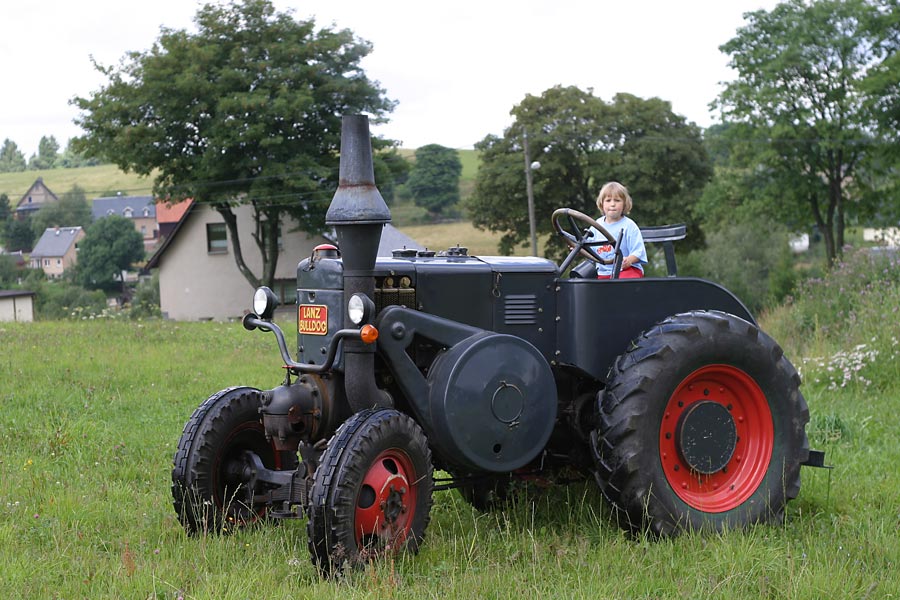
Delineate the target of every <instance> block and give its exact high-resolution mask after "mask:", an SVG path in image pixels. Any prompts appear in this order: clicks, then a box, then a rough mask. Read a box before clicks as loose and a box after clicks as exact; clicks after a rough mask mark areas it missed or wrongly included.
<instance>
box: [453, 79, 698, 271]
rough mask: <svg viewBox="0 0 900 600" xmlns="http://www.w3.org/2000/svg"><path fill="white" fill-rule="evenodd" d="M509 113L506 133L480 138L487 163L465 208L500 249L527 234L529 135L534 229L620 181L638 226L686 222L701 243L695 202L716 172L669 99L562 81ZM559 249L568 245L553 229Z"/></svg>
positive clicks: (591, 205)
mask: <svg viewBox="0 0 900 600" xmlns="http://www.w3.org/2000/svg"><path fill="white" fill-rule="evenodd" d="M511 114H512V115H513V116H514V117H515V122H514V123H513V125H511V126H510V127H509V129H507V130H506V131H505V132H504V135H503V137H502V138H500V137H496V136H488V137H486V138H485V139H484V140H482V141H481V142H479V143H478V144H476V149H477V150H478V151H479V152H480V155H481V156H480V158H481V165H480V166H479V168H478V174H477V176H476V180H475V190H474V192H473V194H472V196H471V197H470V198H469V199H468V202H467V209H468V210H469V213H470V215H471V217H472V221H473V223H474V224H475V225H476V226H478V227H481V228H484V229H488V230H490V231H495V232H498V233H502V234H503V235H502V236H501V238H500V251H501V252H503V253H506V254H508V253H511V252H512V250H513V248H514V247H515V246H516V245H517V244H519V243H521V242H522V241H523V240H526V239H527V237H528V235H529V230H530V227H529V221H528V211H527V198H526V190H525V173H524V165H523V163H524V160H523V157H524V147H523V136H524V135H526V134H527V136H528V146H529V153H530V156H529V157H528V159H529V161H532V160H538V161H539V162H540V163H541V167H540V170H539V171H536V172H535V173H534V199H535V202H534V203H535V214H536V216H537V219H536V220H537V231H538V232H539V233H542V232H543V233H548V232H550V231H551V228H552V227H551V225H550V218H549V217H550V214H551V213H552V212H553V210H555V209H557V208H559V207H562V206H568V207H570V208H574V209H576V210H579V211H581V212H584V213H586V214H590V215H594V214H597V212H598V211H597V206H596V196H597V193H598V192H599V191H600V187H601V186H602V185H603V184H604V183H606V182H607V181H610V180H616V181H620V182H622V183H624V184H625V185H626V186H627V187H628V189H629V191H630V192H631V195H632V197H633V198H634V201H635V206H634V210H633V212H632V216H633V217H634V218H635V220H636V221H638V223H639V224H642V225H663V224H668V223H677V222H684V221H687V222H688V223H689V225H690V231H691V238H692V239H693V241H694V243H699V242H700V239H701V238H700V237H699V234H698V232H699V228H698V227H697V224H696V223H694V222H692V221H691V213H690V208H691V206H692V205H693V204H694V203H695V202H696V201H697V199H698V198H699V196H700V191H701V190H702V188H703V186H704V185H705V183H706V181H707V180H708V179H709V177H710V175H711V173H712V170H711V169H712V167H711V165H710V162H709V159H708V156H707V154H706V151H705V149H704V147H703V143H702V139H701V136H700V130H699V128H698V127H697V126H696V125H694V124H691V123H687V122H686V121H685V120H684V118H683V117H680V116H678V115H675V114H674V113H673V112H672V109H671V105H670V104H669V103H668V102H665V101H663V100H660V99H658V98H651V99H649V100H643V99H641V98H637V97H635V96H632V95H629V94H618V95H616V96H615V97H614V98H613V101H612V102H611V103H606V102H604V101H603V100H601V99H599V98H597V97H595V96H594V95H593V92H592V90H588V91H582V90H580V89H578V88H576V87H561V86H557V87H554V88H551V89H548V90H546V91H545V92H544V93H543V94H542V95H541V96H531V95H527V96H526V97H525V99H524V100H523V101H522V102H521V103H520V104H518V105H517V106H515V107H514V108H513V109H512V111H511ZM548 241H549V242H551V244H552V246H548V247H552V248H554V249H553V250H551V251H550V255H553V256H556V257H558V256H559V255H560V254H561V253H562V252H563V249H564V248H563V245H562V243H561V242H559V241H558V240H557V239H556V236H555V235H553V234H550V235H549V236H548Z"/></svg>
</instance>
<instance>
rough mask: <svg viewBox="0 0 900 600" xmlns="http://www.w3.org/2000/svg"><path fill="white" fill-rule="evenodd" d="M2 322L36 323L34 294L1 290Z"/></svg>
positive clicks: (0, 309)
mask: <svg viewBox="0 0 900 600" xmlns="http://www.w3.org/2000/svg"><path fill="white" fill-rule="evenodd" d="M0 321H19V322H24V323H30V322H31V321H34V292H28V291H25V290H0Z"/></svg>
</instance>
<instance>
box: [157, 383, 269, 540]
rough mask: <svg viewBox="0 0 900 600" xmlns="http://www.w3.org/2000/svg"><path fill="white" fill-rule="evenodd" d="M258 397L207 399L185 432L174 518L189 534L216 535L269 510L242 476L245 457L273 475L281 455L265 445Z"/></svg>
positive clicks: (244, 391) (176, 471) (175, 475)
mask: <svg viewBox="0 0 900 600" xmlns="http://www.w3.org/2000/svg"><path fill="white" fill-rule="evenodd" d="M259 406H260V391H259V390H258V389H255V388H249V387H233V388H227V389H224V390H222V391H220V392H217V393H215V394H213V395H212V396H210V397H209V398H207V399H206V401H205V402H204V403H203V404H201V405H200V406H199V407H197V409H196V410H195V411H194V414H193V415H191V418H190V419H189V420H188V422H187V424H186V425H185V427H184V432H183V433H182V435H181V439H180V440H179V441H178V449H177V450H176V452H175V458H174V461H173V469H172V500H173V505H174V507H175V512H176V513H177V514H178V518H179V520H180V521H181V524H182V525H183V526H184V528H185V530H187V532H188V533H218V532H221V531H229V530H230V529H233V528H235V527H241V526H244V525H247V524H249V523H253V522H256V521H258V520H259V519H261V518H263V517H264V516H265V514H266V511H267V507H266V506H265V505H260V504H259V503H258V502H256V503H254V496H255V495H257V493H258V492H260V490H256V489H251V488H250V487H249V486H248V485H247V482H246V481H244V480H243V477H242V475H241V471H242V466H243V460H242V455H243V453H244V451H247V450H249V451H251V452H253V453H255V454H256V455H257V456H258V457H259V458H260V459H261V460H262V462H263V464H264V465H265V466H266V467H267V468H270V469H276V468H279V467H280V463H281V462H282V461H281V460H280V457H279V454H278V453H277V452H276V451H275V450H274V448H273V447H272V444H271V442H269V441H267V440H266V436H265V430H264V429H263V426H262V422H261V421H260V417H259Z"/></svg>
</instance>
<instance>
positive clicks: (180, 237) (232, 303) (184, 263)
mask: <svg viewBox="0 0 900 600" xmlns="http://www.w3.org/2000/svg"><path fill="white" fill-rule="evenodd" d="M234 211H235V213H236V214H237V218H238V230H239V232H240V235H241V250H242V252H243V255H244V261H245V262H246V263H247V266H248V267H249V268H250V270H251V271H252V272H253V273H255V274H259V273H260V271H261V267H262V257H261V255H260V254H259V250H258V249H257V247H256V243H255V242H254V241H253V239H252V237H251V235H250V234H251V231H252V229H253V217H252V209H251V207H249V206H239V207H236V208H235V209H234ZM207 223H224V221H223V220H222V217H221V216H220V215H219V213H217V212H215V211H214V210H212V209H211V208H208V207H205V206H196V207H194V209H193V211H192V213H191V214H190V215H188V220H187V221H186V222H185V223H184V224H183V225H182V227H181V229H179V230H178V233H177V234H176V235H175V238H174V239H173V240H172V243H171V244H170V245H169V247H168V248H167V249H166V251H165V254H164V255H163V256H162V257H161V260H160V263H159V295H160V308H161V310H162V312H163V314H164V315H165V316H166V317H168V318H169V319H175V320H179V321H196V320H203V319H215V320H224V319H230V318H240V317H241V316H242V315H243V314H244V311H246V310H249V309H250V302H251V300H252V297H253V288H252V286H251V285H250V283H249V282H248V281H247V280H246V279H245V278H244V276H243V275H242V274H241V272H240V271H239V270H238V268H237V265H236V264H235V262H234V252H233V250H232V248H231V240H230V239H229V241H228V248H227V251H225V252H221V253H210V252H208V250H207V244H206V241H207V240H206V225H207ZM295 226H296V224H295V223H293V222H288V223H282V243H283V250H282V252H281V255H280V257H279V260H278V267H277V269H276V273H275V277H276V279H292V280H296V278H297V263H299V262H300V261H301V260H303V259H304V258H306V257H308V256H309V255H310V254H311V253H312V250H313V248H315V247H316V246H317V245H318V244H321V243H323V242H325V241H327V240H325V238H323V237H321V236H315V237H313V238H309V237H308V236H307V235H306V234H305V233H303V232H301V231H291V229H293V228H294V227H295Z"/></svg>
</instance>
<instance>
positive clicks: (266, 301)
mask: <svg viewBox="0 0 900 600" xmlns="http://www.w3.org/2000/svg"><path fill="white" fill-rule="evenodd" d="M276 306H278V298H277V297H276V296H275V292H273V291H272V290H270V289H269V288H267V287H266V286H262V287H259V288H256V292H254V293H253V312H255V313H256V314H257V315H258V316H259V317H260V318H262V319H267V320H268V319H271V318H272V314H273V313H274V312H275V307H276Z"/></svg>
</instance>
